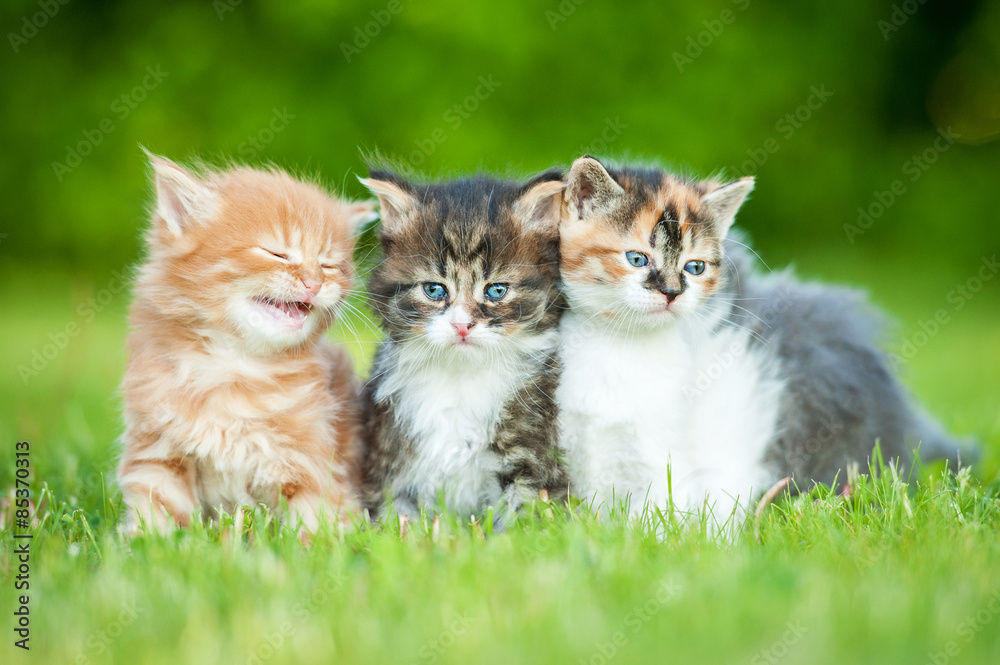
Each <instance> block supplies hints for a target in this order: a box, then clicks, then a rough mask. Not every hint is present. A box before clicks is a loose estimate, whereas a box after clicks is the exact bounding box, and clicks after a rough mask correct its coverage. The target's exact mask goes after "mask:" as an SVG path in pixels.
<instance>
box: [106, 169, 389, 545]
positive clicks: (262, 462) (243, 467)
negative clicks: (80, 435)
mask: <svg viewBox="0 0 1000 665" xmlns="http://www.w3.org/2000/svg"><path fill="white" fill-rule="evenodd" d="M150 159H151V161H152V165H153V171H154V181H155V185H156V207H155V210H154V212H153V215H152V218H153V219H152V226H151V228H150V230H149V233H148V236H147V241H148V248H149V257H148V261H147V262H146V264H145V265H144V266H142V269H141V270H140V272H139V276H138V280H137V282H136V285H135V302H134V303H133V305H132V312H131V315H130V323H131V327H132V332H131V334H130V335H129V338H128V342H127V350H128V364H127V368H126V371H125V379H124V384H123V389H124V394H125V434H124V453H123V456H122V460H121V465H120V467H119V469H118V478H119V483H120V485H121V488H122V491H123V493H124V495H125V504H126V508H127V515H126V519H125V529H126V531H127V532H128V533H130V534H131V533H135V531H136V530H138V529H139V528H141V526H142V525H143V524H145V525H147V528H150V529H153V530H156V531H160V532H163V531H166V530H168V529H169V528H170V527H171V525H172V523H176V524H178V525H186V524H187V523H188V522H189V520H190V518H191V515H192V514H193V513H195V512H196V511H198V510H201V511H204V512H206V513H207V514H209V515H215V514H217V512H216V511H218V510H219V509H221V510H225V511H227V512H232V511H234V510H235V509H236V508H238V507H239V506H242V505H251V506H253V505H257V504H264V505H266V506H268V507H270V508H272V509H273V508H276V507H277V506H278V504H279V501H280V499H281V497H282V496H284V497H285V499H287V501H288V505H289V507H290V509H291V511H292V520H293V522H294V523H298V522H299V520H301V524H302V527H303V528H304V529H306V530H308V531H313V530H315V529H316V527H317V526H318V524H319V521H320V519H321V516H322V515H326V516H327V517H329V518H331V519H340V520H346V519H347V517H348V515H349V513H350V512H351V511H355V510H357V500H356V498H355V492H354V486H355V485H354V484H355V482H356V481H357V480H358V475H359V472H358V469H357V460H356V455H357V441H356V439H357V436H358V431H359V430H358V417H359V416H358V405H357V390H358V386H357V383H356V380H355V376H354V372H353V369H352V367H351V363H350V360H349V359H348V357H347V356H346V354H345V353H344V352H343V351H342V350H341V349H339V348H336V347H333V346H331V345H330V344H328V343H327V342H326V341H325V340H323V338H322V335H323V333H324V331H326V330H327V328H329V326H330V324H331V323H332V322H333V318H334V313H335V311H336V309H337V307H338V305H340V303H341V302H342V299H343V298H344V296H345V294H346V292H347V290H348V289H349V287H350V284H351V277H352V274H353V270H352V267H351V262H350V261H351V252H352V249H353V246H354V238H353V231H354V229H355V228H356V227H357V226H358V225H359V224H362V223H364V222H365V221H369V220H371V219H373V218H374V216H375V215H374V213H373V209H372V205H371V204H369V203H351V202H345V201H341V200H338V199H336V198H333V197H331V196H329V195H328V194H327V193H325V192H323V191H322V190H321V189H319V188H318V187H316V186H314V185H311V184H307V183H304V182H300V181H297V180H295V179H293V178H292V177H291V176H289V175H287V174H286V173H283V172H281V171H278V170H269V171H260V170H256V169H251V168H234V169H232V170H228V171H222V172H210V173H205V174H204V175H198V174H195V173H192V172H190V171H187V170H185V169H183V168H181V167H179V166H178V165H176V164H174V163H173V162H171V161H169V160H166V159H163V158H160V157H156V156H152V155H150Z"/></svg>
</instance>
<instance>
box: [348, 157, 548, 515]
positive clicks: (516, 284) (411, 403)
mask: <svg viewBox="0 0 1000 665" xmlns="http://www.w3.org/2000/svg"><path fill="white" fill-rule="evenodd" d="M561 176H562V174H561V173H557V172H553V173H548V174H543V175H542V176H539V177H537V178H535V179H534V180H532V181H530V182H527V183H521V182H511V181H506V180H498V179H495V178H489V177H473V178H466V179H460V180H455V181H450V182H444V183H436V184H432V185H421V184H414V183H411V182H409V181H407V180H404V179H402V178H400V177H399V176H397V175H395V174H393V173H390V172H384V171H375V172H373V174H372V177H371V178H369V179H368V180H365V181H364V182H365V184H366V185H368V187H369V188H370V189H371V190H372V192H374V193H375V194H376V195H377V196H378V197H379V200H380V202H381V207H382V218H383V222H382V228H381V232H380V240H381V244H382V248H383V250H384V253H385V259H384V260H383V261H382V262H381V264H380V265H379V267H378V268H377V269H376V270H375V272H374V273H373V275H372V278H371V280H370V282H369V284H368V291H369V294H370V296H371V299H372V305H373V307H374V309H375V311H376V312H377V313H378V315H379V318H380V320H381V322H382V326H383V328H384V330H385V332H386V339H385V341H384V342H383V344H382V346H381V348H380V349H379V352H378V355H377V357H376V361H375V367H374V368H373V371H372V378H371V380H370V381H369V383H368V385H367V387H366V390H365V408H366V410H367V414H366V423H367V436H366V441H367V446H366V453H365V457H364V501H365V505H366V506H367V507H368V508H369V510H370V511H372V513H373V514H377V513H379V512H381V511H383V510H384V503H385V500H386V498H388V497H392V499H393V500H394V507H395V509H396V511H397V512H399V513H401V514H406V515H408V516H410V517H413V516H415V515H419V511H420V510H421V509H425V510H434V509H436V508H437V506H438V503H437V502H438V499H439V498H440V497H443V499H444V503H445V506H446V507H447V508H448V509H449V510H452V511H455V512H457V513H459V514H461V515H462V516H463V517H466V518H467V517H468V516H469V515H470V514H480V513H482V512H484V511H485V510H486V509H487V508H489V507H493V508H495V509H496V513H495V515H496V518H497V523H498V524H499V525H504V524H507V523H509V521H510V520H511V519H513V517H514V515H515V514H516V511H517V509H518V508H519V507H520V506H521V505H522V503H524V502H525V501H527V500H530V499H537V498H538V497H539V493H540V492H541V490H546V491H548V492H550V495H551V497H552V498H553V499H557V498H560V497H564V496H565V493H566V476H565V472H564V470H563V468H562V466H561V465H560V464H559V462H558V459H557V457H558V448H557V446H556V438H557V435H558V430H557V423H556V419H555V412H556V407H555V403H554V393H555V384H556V382H557V381H558V375H559V368H558V362H557V358H556V353H557V347H558V337H559V335H558V321H559V316H560V314H561V313H562V304H563V303H562V298H561V295H560V293H559V288H558V282H559V260H558V249H559V242H558V225H559V210H560V204H561V201H562V188H563V183H562V179H561ZM498 289H502V291H503V292H502V293H500V291H499V290H498ZM437 291H439V292H440V293H437ZM491 293H493V295H494V296H497V297H491V296H490V294H491Z"/></svg>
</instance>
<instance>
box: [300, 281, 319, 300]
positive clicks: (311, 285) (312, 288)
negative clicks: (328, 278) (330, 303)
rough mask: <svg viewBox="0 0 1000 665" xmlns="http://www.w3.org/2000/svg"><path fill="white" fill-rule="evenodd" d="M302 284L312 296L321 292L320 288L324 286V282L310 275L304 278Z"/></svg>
mask: <svg viewBox="0 0 1000 665" xmlns="http://www.w3.org/2000/svg"><path fill="white" fill-rule="evenodd" d="M302 286H303V287H305V290H306V291H307V292H308V293H309V295H310V296H313V297H315V296H316V295H317V294H319V290H320V289H321V288H323V282H321V281H320V280H318V279H312V278H310V277H307V278H305V279H303V280H302Z"/></svg>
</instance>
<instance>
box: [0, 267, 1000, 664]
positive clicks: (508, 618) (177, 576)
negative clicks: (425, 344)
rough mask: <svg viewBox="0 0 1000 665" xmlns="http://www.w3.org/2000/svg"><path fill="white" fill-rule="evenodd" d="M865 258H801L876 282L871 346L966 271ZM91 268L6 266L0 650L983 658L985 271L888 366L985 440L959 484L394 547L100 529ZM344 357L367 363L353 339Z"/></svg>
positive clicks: (573, 519)
mask: <svg viewBox="0 0 1000 665" xmlns="http://www.w3.org/2000/svg"><path fill="white" fill-rule="evenodd" d="M880 261H881V260H880ZM873 263H874V257H868V258H867V259H866V258H865V257H859V258H858V259H857V260H856V261H854V262H852V263H840V264H836V265H827V264H823V263H818V262H817V263H815V264H814V265H817V266H820V267H819V268H818V269H817V270H816V271H814V272H815V273H816V274H821V275H823V276H825V277H829V278H836V279H838V280H841V281H848V282H853V283H858V284H861V283H868V282H869V281H870V282H871V286H872V288H873V289H874V298H875V300H876V301H877V302H879V303H881V304H883V305H886V306H888V307H889V309H890V311H891V312H892V314H893V315H894V316H895V317H896V318H897V319H898V320H899V321H900V328H899V330H900V332H899V334H898V335H896V337H895V338H890V346H891V340H892V339H901V338H902V337H903V336H904V335H906V334H908V332H907V331H910V330H912V329H914V326H915V325H916V324H917V322H918V321H920V320H921V319H925V318H927V316H928V314H929V313H933V311H934V309H935V308H937V307H939V306H942V305H943V304H945V303H946V298H945V294H946V293H947V291H948V289H949V288H951V286H953V285H954V283H956V282H958V281H960V280H961V279H962V278H963V275H964V273H965V272H969V270H970V269H969V268H968V267H963V266H952V267H950V268H949V267H945V268H942V269H941V270H938V271H931V270H921V271H919V272H921V273H925V272H926V273H928V274H929V275H930V276H928V277H924V278H921V277H916V276H914V275H913V274H911V273H908V272H907V271H905V270H902V269H899V270H897V269H896V267H895V266H891V265H890V266H885V265H884V263H879V266H880V267H879V270H878V271H877V273H878V275H877V279H876V278H875V277H874V275H873V272H872V271H871V267H872V265H873ZM799 265H800V266H806V265H810V264H809V262H807V261H806V260H803V259H800V260H799ZM942 272H943V273H944V274H943V275H942V274H941V273H942ZM110 278H111V275H110V270H109V273H108V275H97V276H91V275H65V274H56V273H42V274H35V275H30V276H29V275H27V274H26V273H24V272H17V273H15V272H13V271H8V272H6V273H5V274H3V275H0V308H2V309H3V311H4V312H6V313H8V315H7V316H4V317H2V318H0V349H2V351H0V353H3V355H4V364H3V366H4V369H5V373H4V374H3V375H2V377H0V439H2V440H3V441H5V442H6V443H5V445H4V448H3V449H4V450H5V451H7V452H6V453H5V454H6V455H7V456H8V457H7V461H5V462H4V463H3V464H2V465H0V488H7V487H10V486H11V485H12V483H13V459H14V450H13V443H14V441H16V440H24V439H27V440H29V441H30V442H31V445H32V457H31V462H32V468H33V472H34V479H33V483H32V488H33V492H34V494H35V497H36V498H38V499H41V498H42V497H43V493H44V501H42V510H41V511H40V512H39V518H40V524H39V526H38V529H37V533H36V537H35V539H34V540H33V542H32V552H33V556H32V561H31V590H30V595H31V617H32V623H31V628H32V637H31V652H30V653H29V654H23V653H21V652H20V650H17V649H14V648H13V646H12V642H13V639H14V638H13V633H12V632H11V630H10V629H11V628H12V627H13V623H14V622H13V616H12V612H13V610H14V608H15V605H14V602H15V599H14V596H15V594H14V592H13V580H12V576H13V575H14V574H15V572H16V561H15V560H14V558H13V555H12V550H13V547H14V541H13V539H12V537H11V533H10V531H9V525H5V527H4V530H3V533H2V535H0V541H2V545H0V547H2V554H0V584H2V586H3V589H4V592H3V593H2V594H0V614H2V616H3V617H5V618H4V619H3V622H2V623H0V629H2V630H3V634H4V635H5V643H4V645H3V647H2V652H3V653H4V656H3V662H5V663H7V662H11V663H13V662H22V661H23V662H29V661H30V662H39V663H41V662H45V663H110V662H115V663H125V662H128V663H133V662H141V663H202V662H205V663H248V662H249V663H257V662H267V663H293V662H294V663H330V662H345V663H358V662H373V663H395V662H402V663H428V664H429V663H450V662H456V663H457V662H477V663H478V662H486V663H546V664H556V663H573V664H576V663H580V662H583V663H594V664H599V663H606V662H615V663H630V662H636V663H646V662H691V663H712V664H714V663H772V662H773V663H777V662H781V663H800V662H801V663H815V664H823V663H831V664H832V663H837V664H840V663H844V662H858V663H862V662H863V663H909V664H914V665H924V664H925V663H943V662H948V663H993V662H1000V600H998V599H1000V498H998V497H1000V482H998V481H997V478H998V474H997V470H998V467H1000V417H998V416H1000V412H998V409H997V404H998V399H997V398H998V396H1000V389H998V387H997V384H996V377H997V376H1000V329H998V328H1000V327H998V326H997V325H996V322H997V318H996V312H997V311H998V309H997V304H998V296H997V291H998V290H1000V289H998V288H997V285H991V286H989V289H984V290H983V292H982V293H981V294H980V295H979V296H977V298H976V299H974V300H973V301H972V302H970V304H969V306H968V307H967V308H965V309H963V310H962V311H961V312H958V313H956V314H955V316H954V317H953V320H952V321H951V322H950V323H949V324H948V325H947V326H946V327H944V328H943V329H942V330H941V331H940V333H939V334H937V335H936V336H934V338H933V339H932V340H931V341H930V343H928V344H927V345H926V346H925V347H924V348H922V349H921V351H920V352H919V353H918V354H917V355H916V356H915V357H914V358H913V360H912V361H911V362H910V363H909V365H908V367H907V370H906V373H905V377H906V380H907V381H908V383H909V384H910V386H911V387H912V388H913V390H914V391H915V392H916V393H917V394H918V395H919V396H920V397H921V399H922V400H923V401H924V403H926V404H927V405H928V408H929V409H930V411H931V412H932V413H934V414H935V415H936V416H938V417H940V418H941V419H942V420H943V421H944V422H945V424H946V425H947V426H948V427H949V428H951V429H953V430H955V431H957V432H960V433H963V434H970V435H973V436H976V437H977V438H979V439H980V440H982V441H983V442H984V444H985V449H986V454H985V456H984V459H983V461H982V462H981V463H980V464H979V465H977V467H976V468H975V469H974V470H973V473H972V474H963V475H960V476H959V477H955V476H954V475H951V474H946V473H944V472H943V471H942V470H941V469H940V468H939V467H937V468H931V469H925V470H923V471H922V472H921V473H918V474H916V475H915V476H914V478H913V479H911V480H910V482H909V484H908V486H907V485H905V484H904V483H903V481H902V480H900V479H896V478H894V477H893V476H892V474H891V473H887V474H883V475H882V476H880V477H879V478H876V479H874V480H861V481H859V482H858V483H856V486H855V492H854V495H853V496H852V497H850V498H843V497H838V496H833V495H832V494H831V493H830V492H825V491H823V490H817V491H816V492H814V493H813V494H812V495H810V496H803V497H798V498H795V499H790V500H782V501H779V502H777V503H776V504H775V505H773V506H771V507H770V508H769V509H768V510H767V511H766V512H765V513H764V515H763V518H762V519H761V520H760V522H759V523H756V522H753V521H751V522H750V523H749V524H748V525H747V528H746V529H745V530H744V531H743V532H742V533H741V534H740V535H738V536H736V537H735V538H731V539H726V540H718V539H714V538H713V537H712V536H711V535H710V534H709V533H706V531H705V530H704V529H702V528H700V527H699V523H698V522H697V520H695V521H694V523H693V524H691V525H688V526H687V527H684V526H680V525H678V524H677V523H676V521H674V520H671V519H669V518H665V519H664V520H662V521H659V522H656V523H651V524H646V525H637V524H630V523H627V522H626V521H624V520H622V519H620V518H619V517H617V516H615V515H608V514H606V513H604V514H601V515H600V517H598V516H596V515H593V514H590V513H588V512H587V511H585V510H583V511H575V512H572V513H570V512H568V511H566V510H564V509H562V508H561V507H559V506H556V507H553V508H552V509H551V510H548V509H546V507H545V506H543V505H539V506H536V507H535V509H534V510H532V511H529V512H528V513H527V514H526V515H525V516H524V519H522V520H520V521H519V522H518V524H517V525H516V526H515V527H514V528H512V529H511V530H510V531H509V532H507V533H504V534H484V533H483V531H482V529H480V528H479V527H478V526H475V525H471V524H470V523H469V522H468V520H467V519H464V520H459V519H458V518H454V517H447V518H445V519H443V520H442V521H441V524H440V527H439V530H438V532H437V533H436V534H435V533H434V531H433V528H432V526H431V524H430V523H429V522H425V523H422V524H415V525H413V527H412V529H411V530H410V532H409V533H408V534H407V535H406V537H405V538H401V537H400V533H399V525H398V524H397V523H394V522H390V523H389V524H388V525H387V526H385V527H384V528H382V527H362V528H359V529H357V530H355V531H353V532H350V533H338V532H331V531H324V532H323V533H321V534H320V535H319V536H318V538H317V540H316V541H315V542H314V543H313V544H312V546H311V547H309V548H308V549H304V548H303V547H302V546H301V545H300V544H299V543H298V541H297V539H296V538H295V536H294V534H291V533H288V532H287V531H286V530H283V529H280V528H278V527H277V525H276V524H275V523H274V522H273V521H271V520H269V519H268V517H267V516H266V515H263V514H259V513H258V514H254V515H251V516H250V517H249V519H248V522H247V530H246V532H245V533H242V534H240V533H236V532H235V530H234V526H233V524H232V523H231V521H228V520H224V521H223V523H222V525H221V526H219V525H216V526H198V527H195V528H192V529H189V530H185V531H181V532H177V533H175V534H174V535H173V536H171V537H169V538H165V539H159V538H148V539H140V540H136V541H134V542H133V543H132V544H131V545H128V544H126V543H124V542H123V541H121V540H120V539H119V538H118V537H117V535H116V533H115V530H114V528H115V523H116V521H117V514H118V510H119V507H120V500H119V497H118V495H117V493H116V491H115V489H114V485H113V481H112V479H111V478H110V476H108V474H109V473H110V472H111V471H112V469H113V466H114V458H115V456H116V454H117V448H116V445H115V438H116V436H117V434H118V432H119V424H118V408H119V405H118V398H117V393H116V386H117V383H118V381H119V379H120V376H121V371H122V361H123V358H122V349H121V346H122V340H123V337H124V334H125V327H124V313H125V310H126V308H127V296H126V295H125V294H124V293H120V294H117V295H114V296H113V297H112V298H111V302H110V303H109V304H108V306H107V308H106V309H104V311H102V312H101V313H100V314H99V315H98V316H96V317H95V318H94V320H93V321H89V322H87V321H86V320H85V319H86V317H84V316H82V315H81V314H80V313H79V312H78V311H77V308H78V306H79V304H80V303H81V302H85V299H86V298H88V297H93V296H97V295H99V294H100V292H101V290H102V289H103V288H105V287H106V286H107V283H108V280H109V279H110ZM71 321H77V322H78V323H79V324H80V332H79V334H78V335H76V336H74V337H72V338H71V339H70V340H69V343H68V345H67V348H66V349H65V350H63V351H61V352H59V353H58V354H56V356H55V358H54V359H53V360H51V361H50V362H49V363H48V365H47V366H46V367H45V368H44V369H43V370H42V371H40V372H39V374H38V376H35V377H32V378H31V379H30V380H29V381H28V383H27V385H25V383H24V382H23V381H22V380H21V379H20V378H19V376H18V371H17V368H18V365H20V364H24V363H26V362H29V361H30V359H31V354H32V350H33V349H40V348H41V347H42V346H43V345H44V343H46V341H47V339H46V338H47V335H48V334H49V333H53V332H55V331H58V330H63V329H65V326H66V324H67V323H69V322H71ZM352 325H353V326H355V327H357V325H358V322H353V323H352ZM337 335H338V336H341V337H348V338H349V337H351V336H350V335H349V334H348V333H347V332H346V331H345V330H341V331H338V332H337ZM363 336H365V337H373V336H374V334H373V332H372V331H370V330H369V331H368V332H367V333H363ZM352 352H353V353H354V355H355V357H356V358H357V359H358V361H359V367H362V368H364V366H365V365H366V362H368V361H369V360H370V352H371V345H370V344H365V343H360V344H358V343H354V344H353V346H352ZM487 531H488V530H487ZM272 644H273V645H275V646H272ZM949 649H950V650H951V653H953V654H955V655H949Z"/></svg>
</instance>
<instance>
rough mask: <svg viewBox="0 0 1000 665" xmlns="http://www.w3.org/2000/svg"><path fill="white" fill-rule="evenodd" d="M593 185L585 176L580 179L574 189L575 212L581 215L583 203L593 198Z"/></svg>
mask: <svg viewBox="0 0 1000 665" xmlns="http://www.w3.org/2000/svg"><path fill="white" fill-rule="evenodd" d="M594 191H595V190H594V183H592V182H590V179H589V178H587V177H586V176H584V177H582V178H580V181H579V183H578V184H577V187H576V210H577V212H578V213H580V214H581V215H582V214H583V203H584V201H587V200H589V199H592V198H593V197H594Z"/></svg>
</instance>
